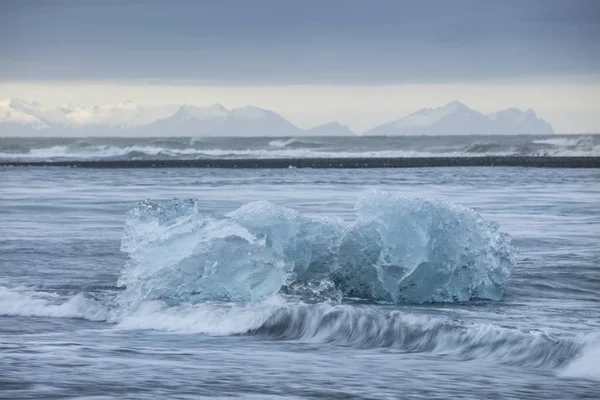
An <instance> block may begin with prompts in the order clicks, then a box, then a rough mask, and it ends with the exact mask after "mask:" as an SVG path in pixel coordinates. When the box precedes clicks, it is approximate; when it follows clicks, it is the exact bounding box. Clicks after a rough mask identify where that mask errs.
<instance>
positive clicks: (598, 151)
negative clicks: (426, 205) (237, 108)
mask: <svg viewBox="0 0 600 400" xmlns="http://www.w3.org/2000/svg"><path fill="white" fill-rule="evenodd" d="M599 138H600V136H598V135H585V136H573V137H567V136H556V137H554V136H552V137H542V138H540V137H525V136H515V137H511V136H506V137H498V136H490V137H483V136H479V137H450V138H445V137H338V138H325V137H319V138H300V137H294V138H277V139H275V138H196V137H192V138H188V137H186V138H181V137H170V138H140V139H131V138H88V139H86V140H85V141H83V140H81V139H75V138H73V139H67V138H60V139H58V138H57V139H50V138H45V139H28V138H0V160H7V161H35V160H43V161H52V160H72V161H76V160H98V159H116V160H124V161H126V160H140V159H210V158H235V159H237V158H263V159H264V158H337V157H341V158H363V157H364V158H385V157H407V158H418V157H475V156H477V157H478V156H482V157H483V156H534V157H535V156H596V157H597V156H600V140H599Z"/></svg>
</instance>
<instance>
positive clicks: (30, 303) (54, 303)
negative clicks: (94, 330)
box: [0, 286, 109, 321]
mask: <svg viewBox="0 0 600 400" xmlns="http://www.w3.org/2000/svg"><path fill="white" fill-rule="evenodd" d="M0 315H1V316H21V317H51V318H81V319H87V320H90V321H106V320H107V318H108V315H109V313H108V308H107V307H106V306H105V305H104V304H103V303H102V302H100V301H98V300H95V299H92V298H89V297H86V295H85V294H84V293H78V294H76V295H74V296H72V297H66V298H65V297H64V296H59V295H58V294H56V293H52V292H41V291H35V290H33V289H30V288H25V287H20V288H19V287H18V288H9V287H6V286H0Z"/></svg>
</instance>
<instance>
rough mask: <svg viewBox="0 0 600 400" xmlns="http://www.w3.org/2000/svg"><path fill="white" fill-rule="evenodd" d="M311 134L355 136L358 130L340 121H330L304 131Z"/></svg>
mask: <svg viewBox="0 0 600 400" xmlns="http://www.w3.org/2000/svg"><path fill="white" fill-rule="evenodd" d="M304 132H305V134H306V135H309V136H355V135H356V132H354V131H353V130H352V129H350V128H349V127H348V125H342V124H340V123H339V122H329V123H326V124H323V125H319V126H315V127H313V128H310V129H307V130H306V131H304Z"/></svg>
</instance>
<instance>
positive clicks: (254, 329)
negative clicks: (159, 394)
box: [116, 298, 586, 373]
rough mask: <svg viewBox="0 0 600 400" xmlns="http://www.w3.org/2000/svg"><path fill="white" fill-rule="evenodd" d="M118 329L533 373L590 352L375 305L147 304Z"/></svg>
mask: <svg viewBox="0 0 600 400" xmlns="http://www.w3.org/2000/svg"><path fill="white" fill-rule="evenodd" d="M116 327H117V328H118V329H124V330H129V329H134V330H137V329H149V330H158V331H166V332H181V333H188V334H189V333H199V334H207V335H215V336H229V335H250V336H256V337H262V338H266V339H268V340H294V341H301V342H315V343H330V344H332V345H338V346H347V347H354V348H361V349H373V348H393V349H397V350H400V351H403V352H411V353H429V354H434V355H438V356H446V357H454V358H457V359H486V358H489V359H493V360H494V361H497V362H501V363H505V364H510V365H522V366H529V367H535V368H549V369H554V368H564V367H565V366H567V365H575V367H570V368H571V369H569V368H567V369H566V371H572V370H573V368H577V365H578V363H581V362H583V363H585V362H586V361H585V358H582V359H581V360H583V361H579V359H578V358H577V357H579V356H580V354H581V351H582V349H585V346H584V344H583V343H582V342H581V341H579V340H577V339H576V338H574V337H557V336H553V335H550V334H548V333H545V332H543V331H539V330H524V329H518V328H508V327H501V326H497V325H493V324H478V323H467V322H465V321H461V320H456V319H449V318H446V317H443V316H424V315H417V314H413V313H410V312H403V311H399V310H389V309H385V308H381V307H375V306H360V305H342V304H330V303H319V304H304V303H286V302H285V300H283V299H281V298H278V299H271V300H269V301H267V302H264V303H246V304H239V303H201V304H184V305H179V306H175V307H168V306H167V305H165V303H164V302H158V301H150V302H144V303H142V304H140V306H139V307H137V308H136V309H135V310H133V311H132V312H131V313H129V314H127V315H124V316H122V319H121V320H120V321H119V322H118V323H117V325H116ZM569 363H571V364H569ZM566 373H568V372H566Z"/></svg>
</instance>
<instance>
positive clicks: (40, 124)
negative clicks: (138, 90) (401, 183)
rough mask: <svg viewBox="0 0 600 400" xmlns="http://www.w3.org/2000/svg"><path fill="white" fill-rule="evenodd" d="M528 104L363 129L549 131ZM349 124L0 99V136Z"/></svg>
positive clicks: (338, 131) (210, 132)
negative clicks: (295, 122)
mask: <svg viewBox="0 0 600 400" xmlns="http://www.w3.org/2000/svg"><path fill="white" fill-rule="evenodd" d="M552 133H554V131H553V129H552V126H551V125H550V124H548V123H547V122H546V121H544V120H542V119H540V118H538V117H537V116H536V114H535V112H534V111H533V110H531V109H529V110H526V111H521V110H518V109H516V108H509V109H506V110H502V111H498V112H495V113H492V114H487V115H486V114H482V113H480V112H478V111H475V110H473V109H471V108H469V107H467V106H466V105H464V104H462V103H460V102H457V101H455V102H452V103H449V104H447V105H445V106H443V107H439V108H425V109H422V110H420V111H417V112H415V113H413V114H410V115H408V116H406V117H403V118H400V119H397V120H395V121H391V122H388V123H385V124H382V125H379V126H376V127H374V128H373V129H371V130H369V131H367V132H364V133H363V135H372V136H375V135H377V136H400V135H484V134H512V135H514V134H552ZM356 134H357V133H355V132H353V131H352V130H351V129H350V128H349V127H348V126H346V125H341V124H340V123H338V122H330V123H327V124H324V125H320V126H317V127H314V128H311V129H307V130H302V129H300V128H298V127H297V126H295V125H293V124H292V123H290V122H289V121H287V120H286V119H284V118H283V117H281V116H280V115H278V114H277V113H275V112H273V111H271V110H265V109H262V108H258V107H254V106H246V107H240V108H234V109H231V110H229V109H227V108H225V107H224V106H222V105H221V104H215V105H213V106H210V107H196V106H192V105H180V106H177V105H171V106H160V107H142V106H140V105H138V104H136V103H134V102H131V101H125V102H121V103H118V104H115V105H109V106H92V107H82V106H77V105H65V106H58V107H44V106H43V105H41V104H39V103H35V102H33V103H30V102H26V101H23V100H18V99H11V100H6V101H1V102H0V136H90V135H94V136H131V135H136V136H300V135H304V136H344V135H356Z"/></svg>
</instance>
